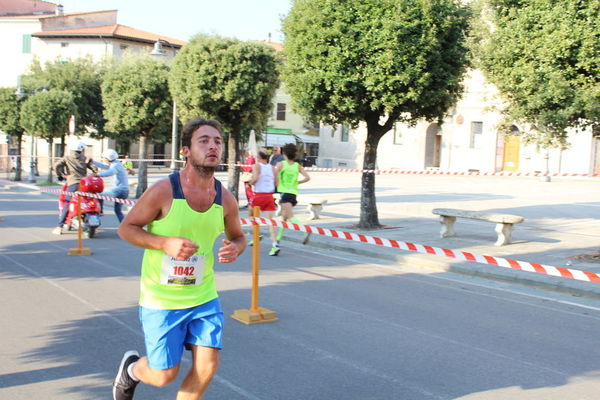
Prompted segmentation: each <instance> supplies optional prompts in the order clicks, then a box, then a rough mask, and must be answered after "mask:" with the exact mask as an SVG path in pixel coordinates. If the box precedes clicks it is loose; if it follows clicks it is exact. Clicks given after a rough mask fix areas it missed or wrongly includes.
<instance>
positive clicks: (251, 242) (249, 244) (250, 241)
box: [248, 235, 263, 246]
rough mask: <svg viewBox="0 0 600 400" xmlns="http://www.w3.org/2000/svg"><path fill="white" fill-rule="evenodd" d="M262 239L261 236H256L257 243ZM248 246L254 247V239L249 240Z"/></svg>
mask: <svg viewBox="0 0 600 400" xmlns="http://www.w3.org/2000/svg"><path fill="white" fill-rule="evenodd" d="M262 238H263V235H259V236H258V241H261V240H262ZM248 246H254V239H250V240H249V241H248Z"/></svg>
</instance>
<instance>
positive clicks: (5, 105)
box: [0, 87, 23, 181]
mask: <svg viewBox="0 0 600 400" xmlns="http://www.w3.org/2000/svg"><path fill="white" fill-rule="evenodd" d="M16 90H17V88H14V87H13V88H10V87H5V88H0V130H2V131H4V133H6V134H7V135H9V136H12V137H15V138H16V143H17V164H16V171H15V181H20V180H21V169H22V167H21V142H22V140H23V127H22V126H21V119H20V115H19V112H20V110H21V101H20V99H19V98H18V97H17V96H16V95H15V92H16Z"/></svg>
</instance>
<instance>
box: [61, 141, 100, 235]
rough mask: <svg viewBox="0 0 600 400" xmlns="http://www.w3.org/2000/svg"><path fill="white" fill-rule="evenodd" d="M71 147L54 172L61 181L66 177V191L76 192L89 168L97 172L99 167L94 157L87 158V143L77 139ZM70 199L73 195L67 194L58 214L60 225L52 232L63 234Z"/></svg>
mask: <svg viewBox="0 0 600 400" xmlns="http://www.w3.org/2000/svg"><path fill="white" fill-rule="evenodd" d="M69 147H70V149H71V154H67V155H66V156H64V157H63V158H61V159H60V160H58V162H57V163H56V164H54V172H55V173H56V176H57V177H58V180H59V181H62V180H65V179H66V181H67V188H66V189H65V191H66V192H76V191H77V189H78V188H79V181H80V180H81V179H82V178H85V177H86V176H87V170H88V169H89V170H90V171H92V172H94V173H95V172H96V171H97V169H96V167H94V165H93V162H92V159H90V158H87V159H86V158H85V143H83V142H82V141H79V140H75V141H74V142H72V144H71V145H70V146H69ZM70 201H71V196H69V195H65V206H64V207H63V208H62V210H61V211H60V214H59V216H58V226H57V227H56V228H54V229H53V230H52V233H53V234H55V235H62V228H63V226H64V224H65V220H66V219H67V214H68V212H69V206H68V204H69V202H70Z"/></svg>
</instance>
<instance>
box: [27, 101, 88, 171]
mask: <svg viewBox="0 0 600 400" xmlns="http://www.w3.org/2000/svg"><path fill="white" fill-rule="evenodd" d="M76 110H77V107H76V105H75V102H74V101H73V95H71V93H70V92H68V91H66V90H60V89H51V90H48V91H43V92H37V93H35V94H34V95H32V96H31V97H29V98H28V99H27V100H25V102H24V103H23V105H22V107H21V114H20V117H21V124H22V125H23V128H25V130H26V131H27V132H28V133H30V134H32V135H36V136H39V137H41V138H42V139H45V140H46V141H47V142H48V179H47V181H48V182H52V169H53V168H52V167H53V162H52V156H53V148H52V147H53V146H52V144H53V141H54V138H57V137H61V136H63V135H64V134H65V133H66V132H68V130H69V117H70V116H71V115H73V114H75V113H76V112H77V111H76Z"/></svg>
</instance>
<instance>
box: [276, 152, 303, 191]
mask: <svg viewBox="0 0 600 400" xmlns="http://www.w3.org/2000/svg"><path fill="white" fill-rule="evenodd" d="M281 165H282V168H281V170H280V171H279V175H278V176H277V178H278V179H279V185H277V191H278V192H279V193H291V194H298V174H299V173H300V164H298V163H297V162H294V163H293V164H288V162H287V160H283V161H282V162H281Z"/></svg>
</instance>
